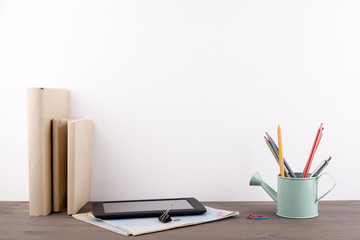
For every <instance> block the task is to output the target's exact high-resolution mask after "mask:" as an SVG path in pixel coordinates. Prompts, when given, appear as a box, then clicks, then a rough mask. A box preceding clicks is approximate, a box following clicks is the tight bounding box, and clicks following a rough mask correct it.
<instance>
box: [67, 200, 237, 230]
mask: <svg viewBox="0 0 360 240" xmlns="http://www.w3.org/2000/svg"><path fill="white" fill-rule="evenodd" d="M206 210H207V211H206V213H204V214H201V215H190V216H173V217H171V218H172V219H173V220H174V219H179V221H172V222H167V223H162V222H160V221H159V219H158V218H131V219H113V220H101V219H97V218H95V217H94V216H93V215H92V213H91V212H88V213H80V214H74V215H72V216H73V217H74V218H76V219H78V220H81V221H84V222H87V223H91V224H94V225H96V226H98V227H102V228H105V229H107V230H110V231H113V232H116V233H119V234H121V235H124V236H130V235H133V236H136V235H141V234H146V233H152V232H159V231H164V230H168V229H173V228H179V227H185V226H190V225H196V224H201V223H206V222H212V221H217V220H221V219H224V218H228V217H232V216H237V215H239V212H238V211H227V210H221V209H215V208H210V207H206Z"/></svg>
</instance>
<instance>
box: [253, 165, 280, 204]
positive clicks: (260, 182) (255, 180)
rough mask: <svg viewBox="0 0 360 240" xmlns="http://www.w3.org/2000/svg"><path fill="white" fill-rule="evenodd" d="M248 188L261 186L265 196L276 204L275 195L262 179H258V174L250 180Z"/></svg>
mask: <svg viewBox="0 0 360 240" xmlns="http://www.w3.org/2000/svg"><path fill="white" fill-rule="evenodd" d="M250 186H261V187H262V188H263V189H264V190H265V192H267V194H269V196H270V197H271V198H272V199H273V200H274V201H275V202H277V193H276V192H275V191H274V189H272V188H271V187H270V186H269V185H267V184H266V183H265V182H264V181H263V180H262V178H261V177H260V174H259V172H256V173H255V174H254V175H253V176H252V178H251V180H250Z"/></svg>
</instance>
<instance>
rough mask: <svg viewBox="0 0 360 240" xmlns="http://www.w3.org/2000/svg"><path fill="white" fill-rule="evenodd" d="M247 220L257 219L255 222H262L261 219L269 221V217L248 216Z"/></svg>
mask: <svg viewBox="0 0 360 240" xmlns="http://www.w3.org/2000/svg"><path fill="white" fill-rule="evenodd" d="M246 219H255V220H261V219H269V218H268V217H263V216H255V215H251V214H250V215H248V216H247V217H246Z"/></svg>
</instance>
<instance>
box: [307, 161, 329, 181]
mask: <svg viewBox="0 0 360 240" xmlns="http://www.w3.org/2000/svg"><path fill="white" fill-rule="evenodd" d="M330 160H331V157H329V159H328V160H324V161H323V162H322V163H321V164H320V166H318V167H317V168H316V169H315V171H314V172H313V174H311V176H310V177H314V176H317V175H319V174H320V173H321V172H322V171H323V170H324V168H325V167H326V166H327V165H328V164H329V161H330Z"/></svg>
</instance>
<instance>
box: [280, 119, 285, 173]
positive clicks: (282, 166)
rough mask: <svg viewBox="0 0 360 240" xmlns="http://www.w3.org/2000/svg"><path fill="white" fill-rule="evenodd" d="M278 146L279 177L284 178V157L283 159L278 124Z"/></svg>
mask: <svg viewBox="0 0 360 240" xmlns="http://www.w3.org/2000/svg"><path fill="white" fill-rule="evenodd" d="M278 145H279V165H280V176H282V177H285V174H284V157H283V147H282V142H281V129H280V124H279V125H278Z"/></svg>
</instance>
